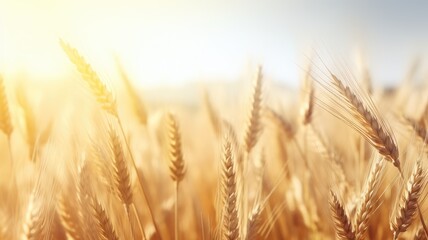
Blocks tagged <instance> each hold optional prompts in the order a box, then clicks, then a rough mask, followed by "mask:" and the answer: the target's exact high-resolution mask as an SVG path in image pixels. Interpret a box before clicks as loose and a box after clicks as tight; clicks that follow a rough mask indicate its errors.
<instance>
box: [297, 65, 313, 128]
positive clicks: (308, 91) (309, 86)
mask: <svg viewBox="0 0 428 240" xmlns="http://www.w3.org/2000/svg"><path fill="white" fill-rule="evenodd" d="M310 72H311V69H310V66H309V69H308V70H307V72H306V75H305V77H304V78H303V85H302V89H301V99H302V104H301V106H300V114H301V119H302V123H303V125H307V124H309V123H310V122H311V121H312V115H313V111H314V99H315V89H314V84H313V81H312V76H311V74H310Z"/></svg>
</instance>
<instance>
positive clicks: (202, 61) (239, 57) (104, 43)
mask: <svg viewBox="0 0 428 240" xmlns="http://www.w3.org/2000/svg"><path fill="white" fill-rule="evenodd" d="M426 9H428V3H424V2H423V1H420V2H419V1H345V0H342V1H287V0H283V1H274V0H266V1H259V0H248V1H241V0H236V1H230V0H229V1H225V0H216V1H204V0H199V1H196V0H181V1H165V0H159V1H146V0H121V1H108V0H0V72H2V73H4V74H5V75H11V76H12V75H14V74H19V73H22V72H25V73H26V74H27V75H28V76H31V78H34V79H55V78H59V77H61V76H62V75H63V74H64V73H67V72H70V71H71V70H72V68H70V63H69V62H68V61H67V59H66V58H65V55H64V53H63V52H62V50H61V48H60V47H59V44H58V41H59V40H58V39H60V38H62V39H64V40H65V41H67V42H69V43H70V44H71V45H73V46H75V47H76V48H77V49H79V51H80V52H81V54H82V55H84V56H85V57H86V58H87V60H88V61H89V62H90V63H91V64H92V65H94V68H95V69H96V70H97V72H99V73H100V75H106V76H112V73H113V72H114V61H113V56H114V55H118V56H119V57H120V59H121V60H122V62H123V65H124V66H125V68H126V69H127V70H128V72H129V74H130V75H131V76H132V77H133V79H134V81H136V82H138V84H141V85H142V86H158V85H165V84H168V85H174V84H183V83H186V82H191V81H200V80H207V81H215V80H219V79H226V80H233V79H236V78H238V77H239V76H241V75H242V73H243V72H244V71H248V69H249V68H251V67H254V66H255V65H256V64H262V65H263V67H264V71H265V74H266V75H267V76H269V77H271V78H273V79H275V80H278V81H283V82H285V83H287V84H290V85H296V83H297V82H298V78H299V76H300V75H301V68H302V66H304V65H305V60H307V56H308V52H311V50H314V49H315V50H317V49H326V50H327V51H328V52H329V53H330V54H331V55H332V56H333V58H334V57H336V56H340V58H341V59H349V60H351V61H353V60H354V59H356V58H357V57H358V56H359V57H360V58H361V57H362V58H363V59H364V61H365V62H366V63H367V65H368V66H369V69H370V72H371V74H372V76H373V79H374V80H376V81H378V82H381V83H384V84H394V83H396V82H398V81H400V80H401V79H402V78H403V77H404V76H405V74H406V71H407V70H408V69H409V67H410V65H411V63H412V61H413V60H414V59H415V58H416V57H420V58H421V59H423V58H424V56H425V55H426V54H427V53H428V51H427V50H428V49H427V48H428V44H427V43H428V31H427V26H428V14H426Z"/></svg>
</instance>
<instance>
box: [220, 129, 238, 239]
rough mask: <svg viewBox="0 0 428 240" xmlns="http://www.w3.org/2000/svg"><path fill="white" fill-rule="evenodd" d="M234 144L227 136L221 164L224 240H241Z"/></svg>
mask: <svg viewBox="0 0 428 240" xmlns="http://www.w3.org/2000/svg"><path fill="white" fill-rule="evenodd" d="M234 161H235V160H234V156H233V150H232V143H231V140H230V138H229V136H228V135H226V137H225V140H224V146H223V159H222V164H221V172H222V174H221V196H222V203H223V212H222V223H223V224H222V239H226V240H236V239H239V233H240V229H239V214H238V206H237V199H238V197H237V186H236V185H237V181H236V180H237V176H236V167H235V162H234Z"/></svg>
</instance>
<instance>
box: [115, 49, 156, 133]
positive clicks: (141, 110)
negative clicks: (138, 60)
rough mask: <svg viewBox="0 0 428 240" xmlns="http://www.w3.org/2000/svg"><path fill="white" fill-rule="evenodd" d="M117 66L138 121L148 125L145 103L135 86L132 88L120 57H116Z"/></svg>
mask: <svg viewBox="0 0 428 240" xmlns="http://www.w3.org/2000/svg"><path fill="white" fill-rule="evenodd" d="M115 60H116V66H117V69H118V71H119V74H120V77H121V79H122V81H123V83H124V84H125V88H126V90H127V92H128V94H129V98H130V99H131V103H132V106H133V109H134V111H135V113H136V114H137V117H138V120H139V121H140V123H141V124H143V125H144V126H145V125H146V124H147V118H148V112H147V108H146V106H145V105H144V102H143V101H142V100H141V99H140V97H139V94H138V93H137V91H136V89H135V87H134V86H132V83H131V79H130V78H129V76H128V74H127V73H126V71H125V69H124V68H123V66H122V63H121V62H120V60H119V58H118V57H115Z"/></svg>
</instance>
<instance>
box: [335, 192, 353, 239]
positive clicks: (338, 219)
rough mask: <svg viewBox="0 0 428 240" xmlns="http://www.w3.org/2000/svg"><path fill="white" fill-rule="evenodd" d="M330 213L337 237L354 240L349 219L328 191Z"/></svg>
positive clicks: (341, 206) (337, 200)
mask: <svg viewBox="0 0 428 240" xmlns="http://www.w3.org/2000/svg"><path fill="white" fill-rule="evenodd" d="M330 211H331V213H332V215H333V220H334V226H335V229H336V235H337V237H338V238H339V239H343V240H354V239H355V232H354V231H353V230H352V225H351V222H350V220H349V217H348V215H347V214H346V212H345V209H344V208H343V205H342V204H341V203H340V202H339V199H337V196H336V194H334V192H333V191H330Z"/></svg>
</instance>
